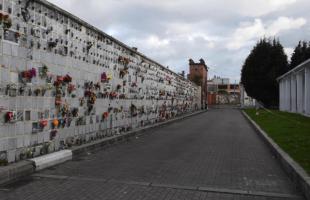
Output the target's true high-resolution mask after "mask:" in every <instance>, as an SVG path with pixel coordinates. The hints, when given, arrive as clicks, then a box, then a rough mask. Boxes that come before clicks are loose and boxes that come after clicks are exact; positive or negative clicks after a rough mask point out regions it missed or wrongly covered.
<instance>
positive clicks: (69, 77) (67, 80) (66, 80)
mask: <svg viewBox="0 0 310 200" xmlns="http://www.w3.org/2000/svg"><path fill="white" fill-rule="evenodd" d="M63 82H64V83H71V82H72V77H71V76H70V75H68V74H67V75H66V76H64V77H63Z"/></svg>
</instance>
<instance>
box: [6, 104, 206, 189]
mask: <svg viewBox="0 0 310 200" xmlns="http://www.w3.org/2000/svg"><path fill="white" fill-rule="evenodd" d="M205 112H207V110H202V111H197V112H194V113H190V114H187V115H184V116H180V117H177V118H174V119H171V120H168V121H165V122H160V123H156V124H152V125H149V126H145V127H143V128H139V129H136V130H133V131H129V132H126V133H124V134H121V135H117V136H113V137H109V138H104V139H101V140H97V141H94V142H92V143H88V144H84V145H81V146H74V147H72V148H71V149H67V150H62V151H58V152H55V153H51V154H47V155H44V156H40V157H37V158H33V159H30V160H25V161H20V162H18V163H14V164H11V165H9V166H5V167H0V185H4V184H8V183H12V182H14V181H17V180H18V179H20V178H23V177H26V176H29V175H31V174H33V173H34V172H36V171H41V170H43V169H46V168H49V167H52V166H55V165H59V164H61V163H64V162H66V161H69V160H72V159H74V158H77V157H79V156H81V155H83V154H86V153H87V152H90V151H96V150H100V149H101V148H102V147H104V146H107V145H112V144H115V143H118V142H122V141H126V140H128V139H129V138H130V137H134V136H136V135H141V134H143V133H144V132H145V131H147V130H149V129H152V128H159V127H163V126H165V125H168V124H171V123H173V122H177V121H181V120H184V119H186V118H189V117H192V116H195V115H199V114H202V113H205Z"/></svg>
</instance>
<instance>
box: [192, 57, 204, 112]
mask: <svg viewBox="0 0 310 200" xmlns="http://www.w3.org/2000/svg"><path fill="white" fill-rule="evenodd" d="M189 80H191V81H192V82H194V83H196V84H197V85H199V86H201V105H202V106H203V108H206V106H207V104H208V98H207V96H208V95H207V94H208V91H207V84H208V67H207V65H206V63H205V61H204V60H203V59H200V60H199V63H195V62H194V61H193V60H192V59H189Z"/></svg>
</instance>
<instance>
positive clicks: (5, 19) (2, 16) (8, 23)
mask: <svg viewBox="0 0 310 200" xmlns="http://www.w3.org/2000/svg"><path fill="white" fill-rule="evenodd" d="M0 21H2V23H3V28H4V29H9V28H11V27H12V19H11V18H10V16H9V14H8V13H6V12H3V11H0Z"/></svg>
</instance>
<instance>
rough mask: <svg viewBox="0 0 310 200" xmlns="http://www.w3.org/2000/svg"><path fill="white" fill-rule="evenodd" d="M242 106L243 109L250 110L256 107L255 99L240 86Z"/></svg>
mask: <svg viewBox="0 0 310 200" xmlns="http://www.w3.org/2000/svg"><path fill="white" fill-rule="evenodd" d="M240 104H241V108H250V107H255V105H256V101H255V99H253V98H251V97H249V96H248V94H247V93H246V91H245V88H244V86H243V85H242V84H240Z"/></svg>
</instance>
